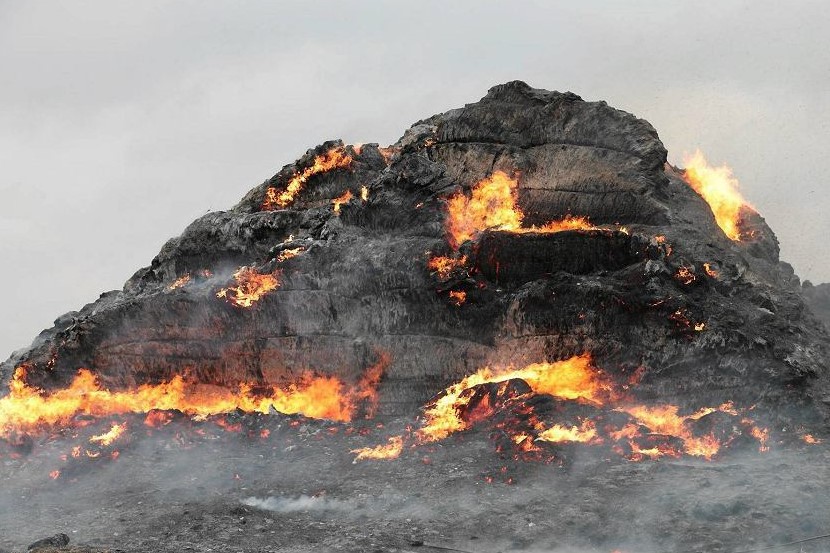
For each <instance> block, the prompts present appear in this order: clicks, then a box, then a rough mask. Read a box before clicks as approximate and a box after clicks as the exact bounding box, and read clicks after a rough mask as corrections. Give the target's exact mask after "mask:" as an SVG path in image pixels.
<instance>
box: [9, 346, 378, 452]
mask: <svg viewBox="0 0 830 553" xmlns="http://www.w3.org/2000/svg"><path fill="white" fill-rule="evenodd" d="M386 364H387V359H386V358H385V357H382V358H381V361H380V362H378V364H376V365H374V366H373V367H371V368H370V369H368V370H367V371H366V374H365V375H364V376H363V378H362V379H361V380H360V381H359V382H358V383H357V384H356V385H353V386H348V385H346V384H345V383H344V382H342V381H341V380H340V379H338V378H337V377H334V376H319V375H315V374H313V373H311V372H306V373H304V374H302V375H301V376H300V377H299V378H298V379H297V380H296V381H295V382H292V383H291V384H289V385H288V386H286V387H285V388H279V387H265V389H263V387H262V386H259V387H258V389H257V392H256V393H254V392H253V389H254V387H253V386H252V385H250V384H245V383H243V384H240V385H239V388H238V390H230V389H227V388H221V387H218V386H211V385H205V384H194V383H188V382H185V380H184V379H183V378H182V377H181V376H179V375H176V376H175V377H173V379H172V380H169V381H167V382H163V383H161V384H146V385H142V386H139V387H138V388H135V389H131V390H120V391H110V390H106V389H104V388H102V387H101V386H100V385H99V384H98V382H97V381H96V378H95V376H94V375H93V374H92V373H91V372H90V371H88V370H86V369H81V370H80V371H78V374H77V376H76V377H75V379H74V380H73V381H72V383H71V384H70V385H69V387H67V388H63V389H59V390H56V391H54V392H51V393H49V394H45V393H42V392H41V391H40V390H38V389H37V388H34V387H31V386H29V385H27V384H26V382H25V378H26V371H25V369H24V368H22V367H21V368H18V369H17V370H16V371H15V374H14V377H13V378H12V381H11V384H10V393H9V395H8V396H6V397H3V398H0V437H7V436H10V435H11V433H13V432H17V431H37V430H39V429H41V428H43V427H49V426H54V425H67V426H71V425H72V424H73V419H74V418H75V417H77V416H78V415H90V416H95V417H107V416H112V415H120V414H127V413H151V412H157V411H170V410H175V411H180V412H182V413H185V414H186V415H189V416H197V417H206V416H210V415H215V414H220V413H230V412H232V411H235V410H237V409H238V410H241V411H244V412H248V413H254V412H258V413H269V412H270V411H271V410H272V409H276V410H277V411H279V412H281V413H285V414H302V415H305V416H308V417H312V418H319V419H330V420H335V421H343V422H346V421H350V420H351V419H352V418H353V417H354V415H355V414H356V413H357V412H358V410H359V409H361V408H364V409H366V410H367V411H368V412H370V413H371V410H372V409H373V408H374V405H375V403H376V402H377V393H376V387H377V384H378V382H379V380H380V377H381V375H382V373H383V371H384V369H385V367H386ZM147 420H148V421H149V422H147V423H146V424H148V425H150V426H153V425H156V424H163V420H164V418H163V417H161V416H159V415H154V416H153V417H150V415H148V419H147ZM123 431H124V428H122V427H119V428H116V427H113V428H112V429H111V430H110V433H117V434H115V435H114V437H112V436H111V434H110V433H107V434H104V435H101V436H100V437H96V440H95V441H98V440H99V439H100V443H102V444H103V443H104V441H105V440H110V439H115V438H117V437H118V435H120V433H122V432H123ZM105 445H106V444H105Z"/></svg>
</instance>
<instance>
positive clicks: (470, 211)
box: [446, 171, 598, 249]
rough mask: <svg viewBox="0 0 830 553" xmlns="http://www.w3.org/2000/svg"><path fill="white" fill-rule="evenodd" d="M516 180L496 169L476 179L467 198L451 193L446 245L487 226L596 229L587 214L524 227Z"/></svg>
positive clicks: (533, 229) (458, 242)
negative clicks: (479, 179) (488, 174)
mask: <svg viewBox="0 0 830 553" xmlns="http://www.w3.org/2000/svg"><path fill="white" fill-rule="evenodd" d="M518 188H519V181H518V180H517V179H516V178H514V177H511V176H509V175H508V174H507V173H505V172H504V171H496V172H495V173H493V174H492V175H490V176H489V177H487V178H485V179H483V180H481V181H479V182H478V183H477V184H476V185H475V186H474V187H473V188H472V190H471V193H470V197H469V198H468V197H467V196H466V195H465V194H463V193H457V194H455V195H453V196H451V197H450V198H449V200H448V202H447V223H446V226H447V234H448V235H449V240H450V245H451V246H452V247H453V248H456V249H457V248H458V246H459V245H461V244H462V243H463V242H464V241H466V240H470V239H471V238H473V237H475V236H476V235H477V234H478V233H480V232H482V231H484V230H487V229H496V230H504V231H510V232H520V233H527V232H537V233H546V232H562V231H566V230H598V228H597V227H595V226H593V225H591V223H590V222H589V221H588V218H587V217H573V216H567V217H565V218H563V219H562V220H560V221H550V222H548V223H545V224H544V225H542V226H541V227H535V226H531V227H524V226H522V222H523V219H524V213H523V212H522V210H521V209H520V208H519V206H518V203H517V192H518Z"/></svg>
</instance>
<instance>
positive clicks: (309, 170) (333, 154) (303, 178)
mask: <svg viewBox="0 0 830 553" xmlns="http://www.w3.org/2000/svg"><path fill="white" fill-rule="evenodd" d="M358 153H359V152H358ZM352 161H353V159H352V156H350V155H348V154H347V153H346V150H345V149H344V148H342V147H339V148H334V149H332V150H329V151H328V152H326V153H324V154H321V155H318V156H317V157H315V158H314V163H312V164H311V166H310V167H306V168H305V169H303V170H302V171H300V172H299V173H295V174H294V176H293V177H291V180H289V181H288V184H287V185H286V187H285V189H284V190H282V191H281V192H278V191H277V189H276V188H268V190H266V192H265V200H264V201H263V202H262V209H263V210H264V211H273V210H276V209H282V208H285V207H288V206H289V205H291V203H292V202H293V201H294V200H295V199H296V198H297V195H298V194H299V193H300V191H301V190H302V189H303V188H304V187H305V185H306V183H307V182H308V180H309V179H310V178H312V177H313V176H315V175H319V174H321V173H326V172H328V171H331V170H333V169H337V168H342V167H348V166H350V165H351V164H352Z"/></svg>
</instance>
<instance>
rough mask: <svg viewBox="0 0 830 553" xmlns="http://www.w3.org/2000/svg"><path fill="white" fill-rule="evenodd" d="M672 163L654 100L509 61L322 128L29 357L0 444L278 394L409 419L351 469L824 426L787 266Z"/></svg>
mask: <svg viewBox="0 0 830 553" xmlns="http://www.w3.org/2000/svg"><path fill="white" fill-rule="evenodd" d="M666 159H667V152H666V149H665V148H664V147H663V145H662V143H661V142H660V140H659V139H658V137H657V133H656V131H655V130H654V129H653V128H652V127H651V125H649V124H648V123H647V122H646V121H643V120H641V119H637V118H636V117H634V116H632V115H630V114H628V113H625V112H622V111H619V110H616V109H613V108H611V107H609V106H608V105H606V104H605V103H604V102H586V101H583V100H582V99H581V98H579V97H578V96H576V95H574V94H571V93H565V94H562V93H558V92H548V91H544V90H538V89H533V88H531V87H529V86H528V85H526V84H524V83H522V82H518V81H516V82H511V83H507V84H504V85H500V86H496V87H494V88H492V89H491V90H490V91H489V92H488V94H487V95H486V96H485V97H484V98H483V99H482V100H481V101H479V102H477V103H474V104H469V105H467V106H465V107H463V108H460V109H455V110H451V111H448V112H446V113H443V114H440V115H435V116H433V117H430V118H428V119H425V120H423V121H420V122H418V123H416V124H415V125H413V126H412V127H411V128H410V129H409V130H407V131H406V132H405V134H404V135H403V137H402V138H401V139H400V140H399V141H398V142H397V143H395V144H393V145H391V146H388V147H379V146H378V145H376V144H364V145H346V144H343V143H342V142H340V141H330V142H325V143H324V144H322V145H320V146H318V147H316V148H314V149H312V150H309V151H308V152H307V153H306V154H305V155H304V156H303V157H301V158H300V159H299V160H297V161H296V162H295V163H293V164H291V165H289V166H286V167H284V168H283V169H282V170H281V171H280V172H279V173H277V174H276V175H275V176H274V177H272V178H271V179H269V180H267V181H266V182H264V183H262V184H261V185H259V186H257V187H255V188H254V189H253V190H251V191H250V192H249V193H248V194H246V195H245V197H244V198H243V199H242V201H241V202H240V203H239V204H238V205H236V206H235V207H233V208H232V209H230V210H228V211H222V212H214V213H209V214H207V215H205V216H203V217H201V218H200V219H198V220H196V221H195V222H193V223H192V224H191V225H190V226H188V227H187V228H186V229H185V231H184V232H183V234H182V235H181V236H179V237H177V238H174V239H171V240H170V241H169V242H168V243H167V244H165V245H164V247H163V248H162V250H161V252H160V253H159V254H158V255H157V256H156V257H155V258H154V259H153V260H152V262H151V263H150V265H149V266H148V267H146V268H143V269H140V270H139V271H138V272H137V273H136V274H135V275H134V276H133V277H132V278H130V279H129V280H128V281H127V283H126V284H125V286H124V289H123V290H121V291H115V292H108V293H105V294H103V295H102V296H101V297H100V298H99V299H98V300H97V301H96V302H94V303H92V304H89V305H87V306H85V307H83V308H82V309H81V310H80V311H78V312H73V313H68V314H66V315H64V316H62V317H60V318H59V319H57V321H56V322H55V326H54V327H53V328H51V329H48V330H46V331H44V332H43V333H42V334H41V335H40V336H39V337H38V338H37V339H36V340H35V342H34V343H33V344H32V346H31V347H30V348H28V349H26V350H25V351H21V352H17V353H15V354H14V355H13V356H12V357H11V359H9V360H8V361H7V362H6V363H5V364H3V365H2V376H3V381H4V382H6V383H8V385H9V386H10V392H9V394H8V395H7V396H6V397H3V398H0V438H1V439H3V440H5V442H6V443H7V449H8V450H9V451H13V452H14V454H15V455H18V456H19V455H25V454H27V453H28V452H29V451H31V449H32V448H33V447H34V446H33V443H32V437H33V436H35V437H37V436H42V435H44V434H49V433H54V432H58V431H60V430H61V429H66V428H82V427H86V426H88V425H90V424H92V425H93V426H94V425H95V424H96V422H95V421H99V422H100V421H105V422H106V424H105V426H104V427H102V428H99V431H100V433H98V434H96V435H94V436H91V437H89V439H88V440H87V441H86V442H85V444H84V446H83V447H81V446H77V447H76V448H73V449H72V450H71V453H69V454H68V455H66V456H65V457H67V458H70V459H71V458H77V457H84V456H86V457H89V458H100V457H103V458H111V459H115V458H117V457H118V452H117V451H113V450H112V449H108V447H109V446H110V445H111V444H112V443H113V442H117V441H118V440H122V439H125V438H123V437H122V434H125V435H128V434H129V433H130V430H129V428H128V426H136V425H138V426H141V427H142V428H145V429H148V428H149V429H161V428H164V427H166V426H167V425H168V424H170V423H171V421H175V420H179V419H189V420H191V421H197V422H199V423H202V422H204V421H214V422H216V423H217V424H218V425H219V426H221V427H222V428H226V429H227V428H232V429H233V428H235V429H236V430H237V431H239V429H241V428H243V427H245V428H248V430H249V434H250V433H251V432H253V430H251V429H250V420H260V419H262V418H263V417H268V416H272V415H275V414H282V415H296V416H301V417H306V418H309V419H319V420H326V421H335V422H338V423H343V424H348V423H352V422H355V421H365V420H369V421H383V420H388V419H390V418H395V417H397V418H399V419H400V418H403V419H407V420H410V421H411V424H408V425H405V426H404V425H402V426H400V428H398V429H397V430H395V431H392V430H389V431H388V432H387V431H386V430H383V429H382V425H381V424H378V425H376V427H375V429H374V431H373V432H372V433H371V435H370V436H368V438H365V439H364V440H363V443H361V444H358V445H360V447H353V448H351V449H346V450H344V452H343V453H344V454H348V455H349V456H350V457H349V458H350V459H352V460H354V461H355V462H356V463H357V462H361V463H362V462H379V460H388V459H391V458H397V457H400V456H405V455H408V454H411V453H410V452H413V451H414V452H417V451H418V450H419V448H425V447H431V446H434V445H435V444H437V443H441V442H444V441H446V440H448V439H450V436H453V435H457V434H459V433H462V432H464V431H467V430H470V429H473V428H476V427H481V426H486V427H487V428H488V429H490V431H492V433H493V434H492V435H493V436H494V437H495V441H496V444H497V445H496V449H497V450H498V451H499V452H501V453H502V454H507V455H510V456H512V457H513V458H514V459H518V458H522V459H528V460H539V461H543V462H545V463H550V462H553V461H556V462H562V460H563V459H565V458H566V457H567V455H566V454H565V453H563V451H565V450H564V449H563V448H573V447H584V448H595V449H597V450H600V451H601V452H602V455H604V456H606V457H608V456H613V457H616V458H620V459H625V460H629V461H640V460H652V459H661V458H681V457H690V458H692V457H693V458H699V459H707V460H708V459H714V458H717V457H719V456H721V455H725V454H727V452H728V450H729V449H731V448H736V449H737V448H742V449H744V450H752V451H767V450H768V449H769V448H770V447H771V444H773V443H776V444H787V443H799V444H801V445H803V444H804V443H805V442H806V443H814V442H817V441H818V440H819V438H817V437H816V436H815V434H816V433H819V434H821V429H822V428H823V425H824V423H825V421H826V418H827V414H828V413H827V402H826V398H827V395H828V392H830V388H828V380H827V375H828V373H827V361H826V357H825V349H824V348H825V345H826V334H825V331H824V329H823V327H822V325H821V324H820V323H819V322H818V321H817V320H816V319H815V318H814V317H813V315H811V314H810V312H809V311H808V310H807V309H805V303H804V300H803V298H802V295H801V289H800V284H799V281H798V278H797V277H796V276H795V275H794V274H793V271H792V268H791V267H790V266H789V265H787V264H786V263H783V262H781V261H780V260H779V258H778V244H777V241H776V238H775V235H774V234H773V232H772V231H771V230H770V228H769V227H768V226H767V225H766V223H765V222H764V219H763V218H762V217H761V216H760V215H759V214H758V213H757V212H756V211H755V210H754V208H752V207H751V206H750V205H749V204H747V203H746V202H745V201H744V199H743V198H742V197H741V196H740V194H739V192H738V191H737V187H736V182H735V179H734V177H733V176H732V175H731V174H730V172H729V171H728V169H726V168H715V167H711V166H709V165H708V164H707V163H706V161H705V159H704V158H703V157H702V155H700V154H696V155H695V156H693V157H691V158H689V160H688V163H687V164H686V165H687V167H686V168H683V169H681V168H677V167H673V166H671V165H669V164H668V163H667V161H666ZM246 417H248V418H247V419H246ZM127 421H129V425H128V424H127ZM136 421H137V422H136ZM246 421H247V422H246ZM101 424H104V423H101ZM292 424H293V423H292ZM372 424H374V423H372ZM246 425H247V426H246ZM125 429H126V431H125ZM201 431H202V432H203V430H201ZM255 433H256V435H257V436H258V437H260V438H263V439H264V438H267V437H268V436H269V433H270V430H269V429H268V428H258V429H256V432H255ZM333 433H336V432H333ZM365 434H366V432H363V433H362V434H361V435H365ZM90 444H91V445H90ZM414 455H419V454H418V453H414ZM52 476H53V478H59V477H60V471H57V470H56V471H53V475H52ZM488 478H491V479H492V477H490V476H488Z"/></svg>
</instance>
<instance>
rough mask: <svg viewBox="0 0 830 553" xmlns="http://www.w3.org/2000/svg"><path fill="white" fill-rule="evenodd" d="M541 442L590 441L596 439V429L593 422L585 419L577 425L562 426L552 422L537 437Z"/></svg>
mask: <svg viewBox="0 0 830 553" xmlns="http://www.w3.org/2000/svg"><path fill="white" fill-rule="evenodd" d="M536 439H537V440H539V441H542V442H553V443H563V442H582V443H591V442H596V441H597V429H596V426H595V425H594V423H593V422H591V421H589V420H586V421H584V422H583V423H582V424H581V425H579V426H563V425H561V424H554V425H553V426H551V427H550V428H548V429H546V430H543V431H542V432H541V433H540V434H539V435H538V436H537V437H536Z"/></svg>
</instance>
